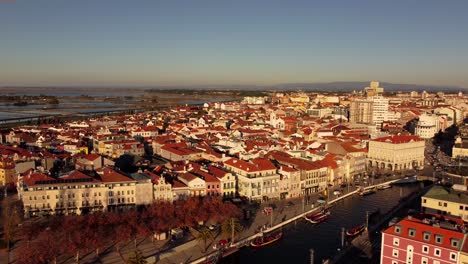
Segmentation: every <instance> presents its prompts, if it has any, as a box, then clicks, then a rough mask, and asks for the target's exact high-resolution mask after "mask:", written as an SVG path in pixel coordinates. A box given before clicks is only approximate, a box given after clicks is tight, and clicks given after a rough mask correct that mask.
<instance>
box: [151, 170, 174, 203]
mask: <svg viewBox="0 0 468 264" xmlns="http://www.w3.org/2000/svg"><path fill="white" fill-rule="evenodd" d="M144 174H146V175H148V177H150V178H151V181H152V182H153V193H154V195H153V197H154V200H155V201H168V202H172V200H173V199H174V197H173V192H172V186H171V184H170V183H168V182H166V180H165V179H164V177H162V176H159V175H157V174H155V173H152V172H150V171H148V170H146V171H144Z"/></svg>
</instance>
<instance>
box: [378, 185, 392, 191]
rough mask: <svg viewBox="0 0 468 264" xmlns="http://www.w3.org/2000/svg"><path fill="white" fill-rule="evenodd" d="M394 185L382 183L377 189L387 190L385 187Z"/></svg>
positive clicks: (388, 187)
mask: <svg viewBox="0 0 468 264" xmlns="http://www.w3.org/2000/svg"><path fill="white" fill-rule="evenodd" d="M390 188H392V186H391V185H390V184H385V185H380V186H379V187H377V190H385V189H390Z"/></svg>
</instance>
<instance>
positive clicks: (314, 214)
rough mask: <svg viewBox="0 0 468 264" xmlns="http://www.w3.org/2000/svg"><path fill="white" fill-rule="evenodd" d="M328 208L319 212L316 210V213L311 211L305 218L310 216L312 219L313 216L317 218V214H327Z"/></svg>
mask: <svg viewBox="0 0 468 264" xmlns="http://www.w3.org/2000/svg"><path fill="white" fill-rule="evenodd" d="M327 211H328V210H321V211H318V212H315V213H310V214H308V215H306V216H305V217H304V218H309V219H312V218H315V217H317V216H321V215H322V214H325V213H326V212H327Z"/></svg>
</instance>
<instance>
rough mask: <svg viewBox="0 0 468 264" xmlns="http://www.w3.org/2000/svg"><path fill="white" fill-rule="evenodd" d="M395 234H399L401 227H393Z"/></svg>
mask: <svg viewBox="0 0 468 264" xmlns="http://www.w3.org/2000/svg"><path fill="white" fill-rule="evenodd" d="M395 233H397V234H400V233H401V226H398V225H396V226H395Z"/></svg>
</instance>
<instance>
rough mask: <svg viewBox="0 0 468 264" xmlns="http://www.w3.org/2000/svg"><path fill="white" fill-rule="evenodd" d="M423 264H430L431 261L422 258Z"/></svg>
mask: <svg viewBox="0 0 468 264" xmlns="http://www.w3.org/2000/svg"><path fill="white" fill-rule="evenodd" d="M421 264H429V260H427V258H424V257H423V258H421Z"/></svg>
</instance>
